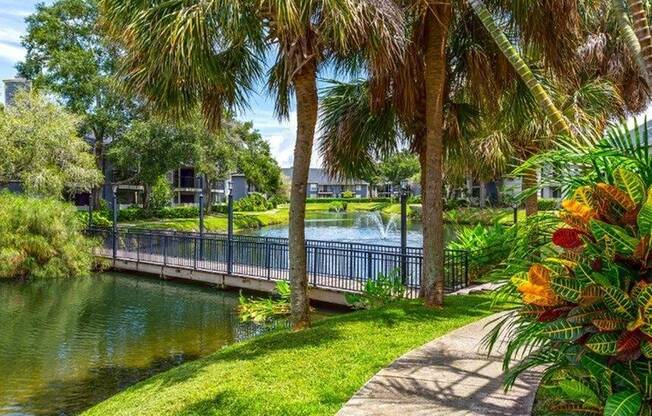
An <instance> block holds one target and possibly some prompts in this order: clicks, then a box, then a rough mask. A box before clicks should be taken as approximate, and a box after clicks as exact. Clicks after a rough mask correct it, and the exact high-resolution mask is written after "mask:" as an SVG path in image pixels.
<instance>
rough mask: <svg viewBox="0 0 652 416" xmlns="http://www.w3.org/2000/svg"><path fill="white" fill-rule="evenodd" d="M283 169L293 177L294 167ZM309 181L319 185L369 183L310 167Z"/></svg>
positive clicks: (289, 176)
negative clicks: (336, 176)
mask: <svg viewBox="0 0 652 416" xmlns="http://www.w3.org/2000/svg"><path fill="white" fill-rule="evenodd" d="M281 171H282V172H283V174H284V175H285V176H287V177H288V178H292V168H283V169H281ZM308 183H316V184H319V185H369V183H368V182H366V181H363V180H362V179H355V178H334V177H332V176H330V175H328V174H327V173H326V169H321V168H310V170H309V171H308Z"/></svg>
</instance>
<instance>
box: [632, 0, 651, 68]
mask: <svg viewBox="0 0 652 416" xmlns="http://www.w3.org/2000/svg"><path fill="white" fill-rule="evenodd" d="M627 4H628V5H629V12H630V14H631V16H632V26H634V33H636V37H637V38H638V43H639V47H640V56H641V58H642V59H643V61H644V62H645V72H646V76H647V78H648V79H650V78H652V36H650V26H649V24H648V21H647V13H646V12H645V6H644V5H643V2H642V1H641V0H627Z"/></svg>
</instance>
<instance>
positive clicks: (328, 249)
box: [89, 228, 468, 304]
mask: <svg viewBox="0 0 652 416" xmlns="http://www.w3.org/2000/svg"><path fill="white" fill-rule="evenodd" d="M89 234H91V235H93V236H97V237H100V238H101V239H102V241H103V244H102V246H101V248H100V249H99V250H98V252H97V255H98V256H100V257H103V258H107V259H110V260H111V261H112V266H113V268H114V269H116V270H125V271H137V272H143V273H149V274H156V275H159V276H161V277H166V278H167V277H173V278H180V279H188V280H195V281H201V282H207V283H212V284H216V285H220V286H222V287H233V288H242V289H248V290H256V291H262V292H270V293H271V292H273V291H274V288H275V287H276V282H277V281H279V280H288V278H289V256H288V241H287V239H285V238H272V237H254V236H243V235H233V236H231V238H229V236H228V235H225V234H214V233H204V234H202V235H200V234H198V233H179V232H168V231H151V230H137V229H132V228H121V229H118V230H116V232H115V233H114V232H113V230H111V229H98V228H95V229H90V230H89ZM306 251H307V265H308V281H309V285H310V297H311V299H314V300H318V301H322V302H328V303H334V304H346V301H345V294H346V293H355V292H360V291H361V290H362V289H363V287H364V285H365V284H366V283H367V282H368V281H369V280H374V279H377V278H378V276H379V275H389V274H394V275H397V276H400V277H401V278H402V281H403V282H404V284H405V285H406V287H407V293H408V296H410V297H414V296H416V295H417V294H418V291H419V281H420V275H421V263H422V249H421V248H420V247H407V248H401V247H397V246H387V245H375V244H364V243H353V242H338V241H317V240H307V241H306ZM445 270H446V275H445V279H444V285H445V288H446V290H448V291H453V290H458V289H461V288H463V287H465V286H467V285H468V253H467V252H466V251H457V250H447V252H446V256H445Z"/></svg>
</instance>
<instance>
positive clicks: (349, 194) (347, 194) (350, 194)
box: [342, 191, 355, 199]
mask: <svg viewBox="0 0 652 416" xmlns="http://www.w3.org/2000/svg"><path fill="white" fill-rule="evenodd" d="M342 198H344V199H352V198H355V194H354V193H353V192H351V191H344V192H342Z"/></svg>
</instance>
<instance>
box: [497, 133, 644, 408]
mask: <svg viewBox="0 0 652 416" xmlns="http://www.w3.org/2000/svg"><path fill="white" fill-rule="evenodd" d="M555 161H556V162H559V161H565V163H566V164H565V166H567V172H566V173H565V174H563V175H562V174H559V176H560V177H559V178H557V179H558V180H559V181H560V182H562V183H564V184H565V185H566V187H565V191H566V193H567V195H568V198H567V199H566V200H564V201H563V202H562V209H561V210H560V212H559V213H558V214H557V215H554V216H550V215H548V216H541V217H538V218H535V219H532V220H530V221H529V222H528V223H529V225H528V227H529V229H530V231H531V232H529V233H524V236H523V239H522V242H523V247H522V250H521V251H519V249H518V247H517V248H515V252H514V253H512V256H511V257H510V262H511V263H510V262H508V263H510V264H508V265H507V266H506V268H505V270H504V271H505V272H508V273H509V281H508V285H506V289H503V293H505V292H506V291H507V292H510V291H511V292H510V293H511V295H513V296H515V297H516V298H518V299H519V301H520V302H521V303H520V306H519V307H518V308H517V309H516V310H515V311H514V313H513V314H512V316H510V317H509V318H507V319H505V320H504V321H503V322H502V323H501V324H499V325H498V326H497V327H496V329H495V332H494V333H492V337H490V338H489V341H495V339H497V333H498V332H499V331H501V330H506V331H507V332H508V333H509V339H510V341H509V345H508V347H507V352H506V356H505V367H506V370H507V373H506V384H507V385H508V387H509V386H510V385H511V384H513V383H514V381H515V379H516V377H518V375H520V374H521V373H522V372H523V371H525V370H527V369H529V368H531V367H535V366H539V365H545V366H546V370H545V371H544V376H543V379H542V384H541V385H542V388H543V389H545V390H546V391H545V393H546V394H545V395H544V396H545V397H548V398H550V400H547V401H546V400H544V401H545V403H543V406H540V409H539V413H542V414H564V415H583V414H604V415H614V416H615V415H618V416H625V415H650V414H651V413H652V412H651V409H652V279H651V276H650V270H651V267H652V254H651V252H652V248H651V242H650V236H651V235H652V186H651V185H652V181H651V178H652V164H651V163H650V159H649V146H648V145H647V134H641V133H639V132H637V133H636V134H635V135H633V134H629V133H627V132H626V131H624V130H622V129H621V130H615V131H614V132H613V133H612V134H611V135H610V136H609V138H608V139H604V140H601V141H600V142H598V143H595V144H592V145H588V144H587V145H585V147H581V146H574V147H572V148H571V147H569V148H566V149H563V150H561V151H557V152H553V153H552V154H548V155H546V156H545V157H542V158H540V159H539V160H538V161H533V162H532V163H546V164H550V163H553V162H555ZM568 166H572V168H568ZM564 181H565V182H564ZM533 230H534V231H533ZM542 235H544V236H546V238H545V239H543V241H542V239H541V238H540V237H541V236H542ZM517 246H518V244H517ZM523 356H524V359H523V360H520V362H519V364H516V365H515V366H514V367H510V366H511V365H512V363H513V362H516V361H515V360H514V359H516V358H522V357H523ZM541 409H543V410H541Z"/></svg>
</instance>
